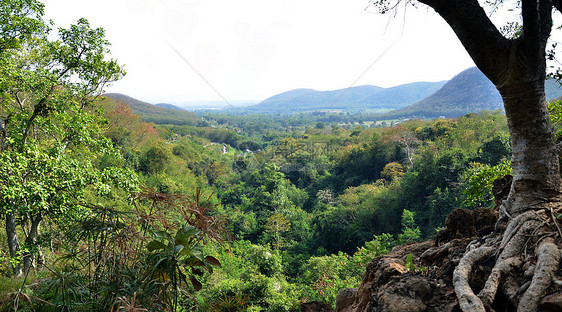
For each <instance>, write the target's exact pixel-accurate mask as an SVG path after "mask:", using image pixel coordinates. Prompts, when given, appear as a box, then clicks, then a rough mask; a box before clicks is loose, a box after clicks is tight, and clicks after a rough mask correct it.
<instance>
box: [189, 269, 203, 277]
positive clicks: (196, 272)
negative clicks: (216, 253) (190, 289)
mask: <svg viewBox="0 0 562 312" xmlns="http://www.w3.org/2000/svg"><path fill="white" fill-rule="evenodd" d="M191 273H193V274H195V275H197V276H201V275H203V271H201V270H199V269H191Z"/></svg>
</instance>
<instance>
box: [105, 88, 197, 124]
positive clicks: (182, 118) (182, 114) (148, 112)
mask: <svg viewBox="0 0 562 312" xmlns="http://www.w3.org/2000/svg"><path fill="white" fill-rule="evenodd" d="M104 96H106V97H109V98H112V99H115V100H117V101H122V102H123V103H125V104H127V105H129V106H130V107H131V109H132V110H133V113H135V114H138V115H140V116H141V117H142V119H143V120H144V121H146V122H154V123H155V124H174V125H191V126H195V125H197V123H198V122H199V121H200V118H199V117H198V116H197V115H196V114H195V113H193V112H188V111H184V110H181V109H180V110H178V109H179V107H177V109H170V108H166V107H162V106H157V105H152V104H150V103H147V102H143V101H139V100H137V99H134V98H132V97H130V96H127V95H124V94H120V93H106V94H104ZM166 105H171V104H166ZM172 106H174V105H172ZM174 107H176V106H174Z"/></svg>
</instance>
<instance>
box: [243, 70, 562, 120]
mask: <svg viewBox="0 0 562 312" xmlns="http://www.w3.org/2000/svg"><path fill="white" fill-rule="evenodd" d="M545 88H546V96H547V99H553V98H558V97H561V96H562V88H561V87H560V84H559V83H558V82H556V81H554V80H547V81H546V82H545ZM245 109H246V110H247V111H250V112H262V113H275V114H290V113H295V112H305V111H319V110H344V111H369V110H371V111H375V112H376V111H377V110H378V111H379V112H380V111H381V110H383V111H384V110H386V111H390V112H386V113H382V114H380V115H376V116H377V119H396V118H411V117H420V118H437V117H440V116H444V117H448V118H454V117H459V116H462V115H464V114H467V113H477V112H480V111H482V110H497V109H503V104H502V99H501V96H500V94H499V92H498V91H497V89H496V88H495V86H494V85H493V84H492V82H490V80H489V79H488V78H487V77H486V76H484V74H482V72H481V71H480V70H479V69H478V68H476V67H472V68H469V69H466V70H464V71H462V72H461V73H459V74H458V75H456V76H455V77H453V78H452V79H451V80H449V81H440V82H414V83H409V84H404V85H399V86H396V87H392V88H381V87H377V86H359V87H352V88H348V89H341V90H335V91H316V90H312V89H296V90H292V91H287V92H283V93H281V94H278V95H275V96H272V97H270V98H268V99H266V100H264V101H263V102H261V103H259V104H256V105H253V106H248V107H246V108H245Z"/></svg>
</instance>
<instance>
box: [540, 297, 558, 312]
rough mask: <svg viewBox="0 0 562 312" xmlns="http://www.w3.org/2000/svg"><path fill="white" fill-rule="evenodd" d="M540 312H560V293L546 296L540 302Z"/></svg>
mask: <svg viewBox="0 0 562 312" xmlns="http://www.w3.org/2000/svg"><path fill="white" fill-rule="evenodd" d="M540 308H541V310H540V311H544V312H546V311H562V292H557V293H554V294H552V295H548V296H546V297H544V298H543V299H542V300H541V305H540Z"/></svg>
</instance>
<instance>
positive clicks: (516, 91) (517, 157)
mask: <svg viewBox="0 0 562 312" xmlns="http://www.w3.org/2000/svg"><path fill="white" fill-rule="evenodd" d="M500 93H501V95H502V97H503V101H504V106H505V112H506V115H507V120H508V127H509V131H510V134H511V146H512V149H513V154H512V160H511V166H512V168H513V183H512V185H511V191H510V194H509V197H508V199H507V202H506V205H505V207H506V208H507V211H508V213H510V214H519V213H521V212H524V211H526V210H529V209H537V208H540V207H542V205H544V204H545V203H547V202H549V201H558V200H559V199H558V198H559V196H560V169H559V161H558V152H557V148H556V144H555V142H554V129H553V127H552V124H551V122H550V118H549V116H548V109H547V102H546V98H545V93H544V79H543V80H538V81H536V80H535V81H525V82H521V83H512V84H508V85H506V86H505V87H503V88H501V89H500Z"/></svg>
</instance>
